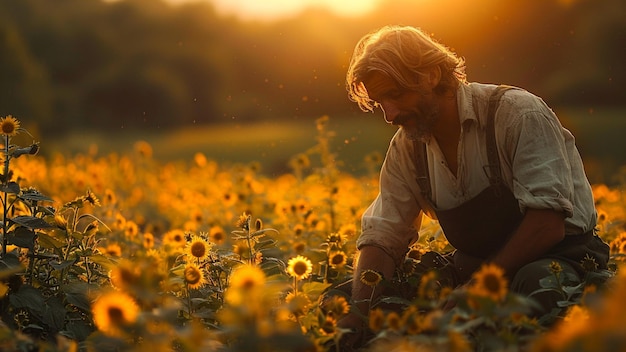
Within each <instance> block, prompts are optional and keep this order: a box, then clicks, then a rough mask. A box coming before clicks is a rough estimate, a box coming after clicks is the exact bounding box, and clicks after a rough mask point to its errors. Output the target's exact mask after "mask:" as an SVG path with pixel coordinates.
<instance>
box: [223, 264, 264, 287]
mask: <svg viewBox="0 0 626 352" xmlns="http://www.w3.org/2000/svg"><path fill="white" fill-rule="evenodd" d="M265 281H266V280H265V273H264V272H263V270H261V269H259V268H258V267H256V266H253V265H241V266H238V267H237V268H236V269H235V270H234V271H233V272H232V274H230V288H234V289H242V290H246V291H250V290H253V289H255V288H259V287H263V286H265Z"/></svg>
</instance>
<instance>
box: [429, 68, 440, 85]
mask: <svg viewBox="0 0 626 352" xmlns="http://www.w3.org/2000/svg"><path fill="white" fill-rule="evenodd" d="M426 74H427V77H428V86H429V87H430V89H433V88H435V87H436V86H437V85H438V84H439V81H441V68H440V67H439V66H435V67H433V68H431V69H429V70H428V72H427V73H426Z"/></svg>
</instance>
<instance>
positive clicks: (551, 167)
mask: <svg viewBox="0 0 626 352" xmlns="http://www.w3.org/2000/svg"><path fill="white" fill-rule="evenodd" d="M506 131H507V136H506V138H507V143H506V144H507V146H508V148H507V149H508V150H509V152H511V151H512V154H509V155H510V160H509V161H510V162H511V166H512V174H513V175H514V177H513V179H512V181H513V193H514V194H515V197H516V198H517V199H518V201H519V206H520V210H521V211H522V212H525V210H526V209H527V208H532V209H553V210H556V211H561V212H563V213H564V214H565V216H566V217H571V216H573V212H574V206H573V204H572V199H573V191H574V187H573V180H572V170H571V166H570V163H569V158H568V154H567V148H566V141H565V138H564V135H563V133H564V132H567V131H564V129H563V127H562V126H561V124H560V123H559V121H558V119H557V118H556V116H554V114H553V113H552V111H551V110H549V109H547V108H545V109H537V110H535V111H528V112H526V113H525V114H523V115H522V116H520V118H517V119H515V120H514V121H513V122H512V123H511V125H510V126H509V128H507V130H506Z"/></svg>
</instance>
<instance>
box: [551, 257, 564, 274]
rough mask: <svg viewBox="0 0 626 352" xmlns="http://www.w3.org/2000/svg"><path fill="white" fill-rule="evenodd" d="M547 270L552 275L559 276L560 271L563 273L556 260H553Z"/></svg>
mask: <svg viewBox="0 0 626 352" xmlns="http://www.w3.org/2000/svg"><path fill="white" fill-rule="evenodd" d="M548 269H549V270H550V272H551V273H553V274H559V273H560V272H561V271H563V268H562V267H561V263H559V262H557V261H556V260H553V261H552V262H551V263H550V266H549V267H548Z"/></svg>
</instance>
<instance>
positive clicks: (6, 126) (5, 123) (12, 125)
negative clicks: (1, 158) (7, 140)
mask: <svg viewBox="0 0 626 352" xmlns="http://www.w3.org/2000/svg"><path fill="white" fill-rule="evenodd" d="M19 128H20V122H19V121H18V120H17V119H16V118H14V117H13V116H11V115H8V116H6V117H3V118H1V119H0V133H2V134H3V135H5V136H10V137H12V136H15V135H17V131H18V129H19Z"/></svg>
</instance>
